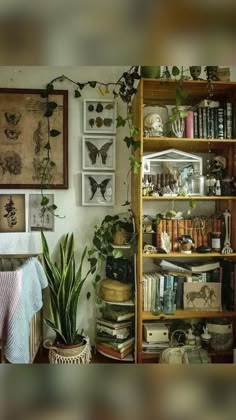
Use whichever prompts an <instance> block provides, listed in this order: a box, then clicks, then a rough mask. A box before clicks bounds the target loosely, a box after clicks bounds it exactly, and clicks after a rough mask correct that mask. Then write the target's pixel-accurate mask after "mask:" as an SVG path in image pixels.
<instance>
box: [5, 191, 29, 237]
mask: <svg viewBox="0 0 236 420" xmlns="http://www.w3.org/2000/svg"><path fill="white" fill-rule="evenodd" d="M0 232H8V233H9V232H25V195H24V194H0Z"/></svg>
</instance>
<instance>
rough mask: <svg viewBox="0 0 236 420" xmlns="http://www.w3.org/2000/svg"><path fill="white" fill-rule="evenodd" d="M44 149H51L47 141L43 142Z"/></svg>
mask: <svg viewBox="0 0 236 420" xmlns="http://www.w3.org/2000/svg"><path fill="white" fill-rule="evenodd" d="M44 149H47V150H51V146H50V143H49V142H47V143H46V144H45V146H44Z"/></svg>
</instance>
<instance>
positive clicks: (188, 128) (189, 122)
mask: <svg viewBox="0 0 236 420" xmlns="http://www.w3.org/2000/svg"><path fill="white" fill-rule="evenodd" d="M193 125H194V124H193V111H188V116H187V117H186V119H185V133H186V137H187V138H190V139H192V138H193V137H194V129H193Z"/></svg>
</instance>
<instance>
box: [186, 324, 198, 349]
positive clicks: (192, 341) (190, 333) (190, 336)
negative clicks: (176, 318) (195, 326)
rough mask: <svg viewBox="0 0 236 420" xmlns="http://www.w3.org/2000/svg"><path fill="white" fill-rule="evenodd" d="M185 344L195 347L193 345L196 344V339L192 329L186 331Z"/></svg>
mask: <svg viewBox="0 0 236 420" xmlns="http://www.w3.org/2000/svg"><path fill="white" fill-rule="evenodd" d="M187 344H189V345H190V346H195V344H196V337H195V335H194V334H193V330H192V328H189V329H188V333H187Z"/></svg>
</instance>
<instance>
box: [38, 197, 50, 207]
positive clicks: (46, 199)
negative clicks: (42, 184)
mask: <svg viewBox="0 0 236 420" xmlns="http://www.w3.org/2000/svg"><path fill="white" fill-rule="evenodd" d="M48 203H49V199H48V198H47V197H45V195H44V196H43V197H42V200H41V203H40V204H41V206H42V207H44V206H46V205H47V204H48Z"/></svg>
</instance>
